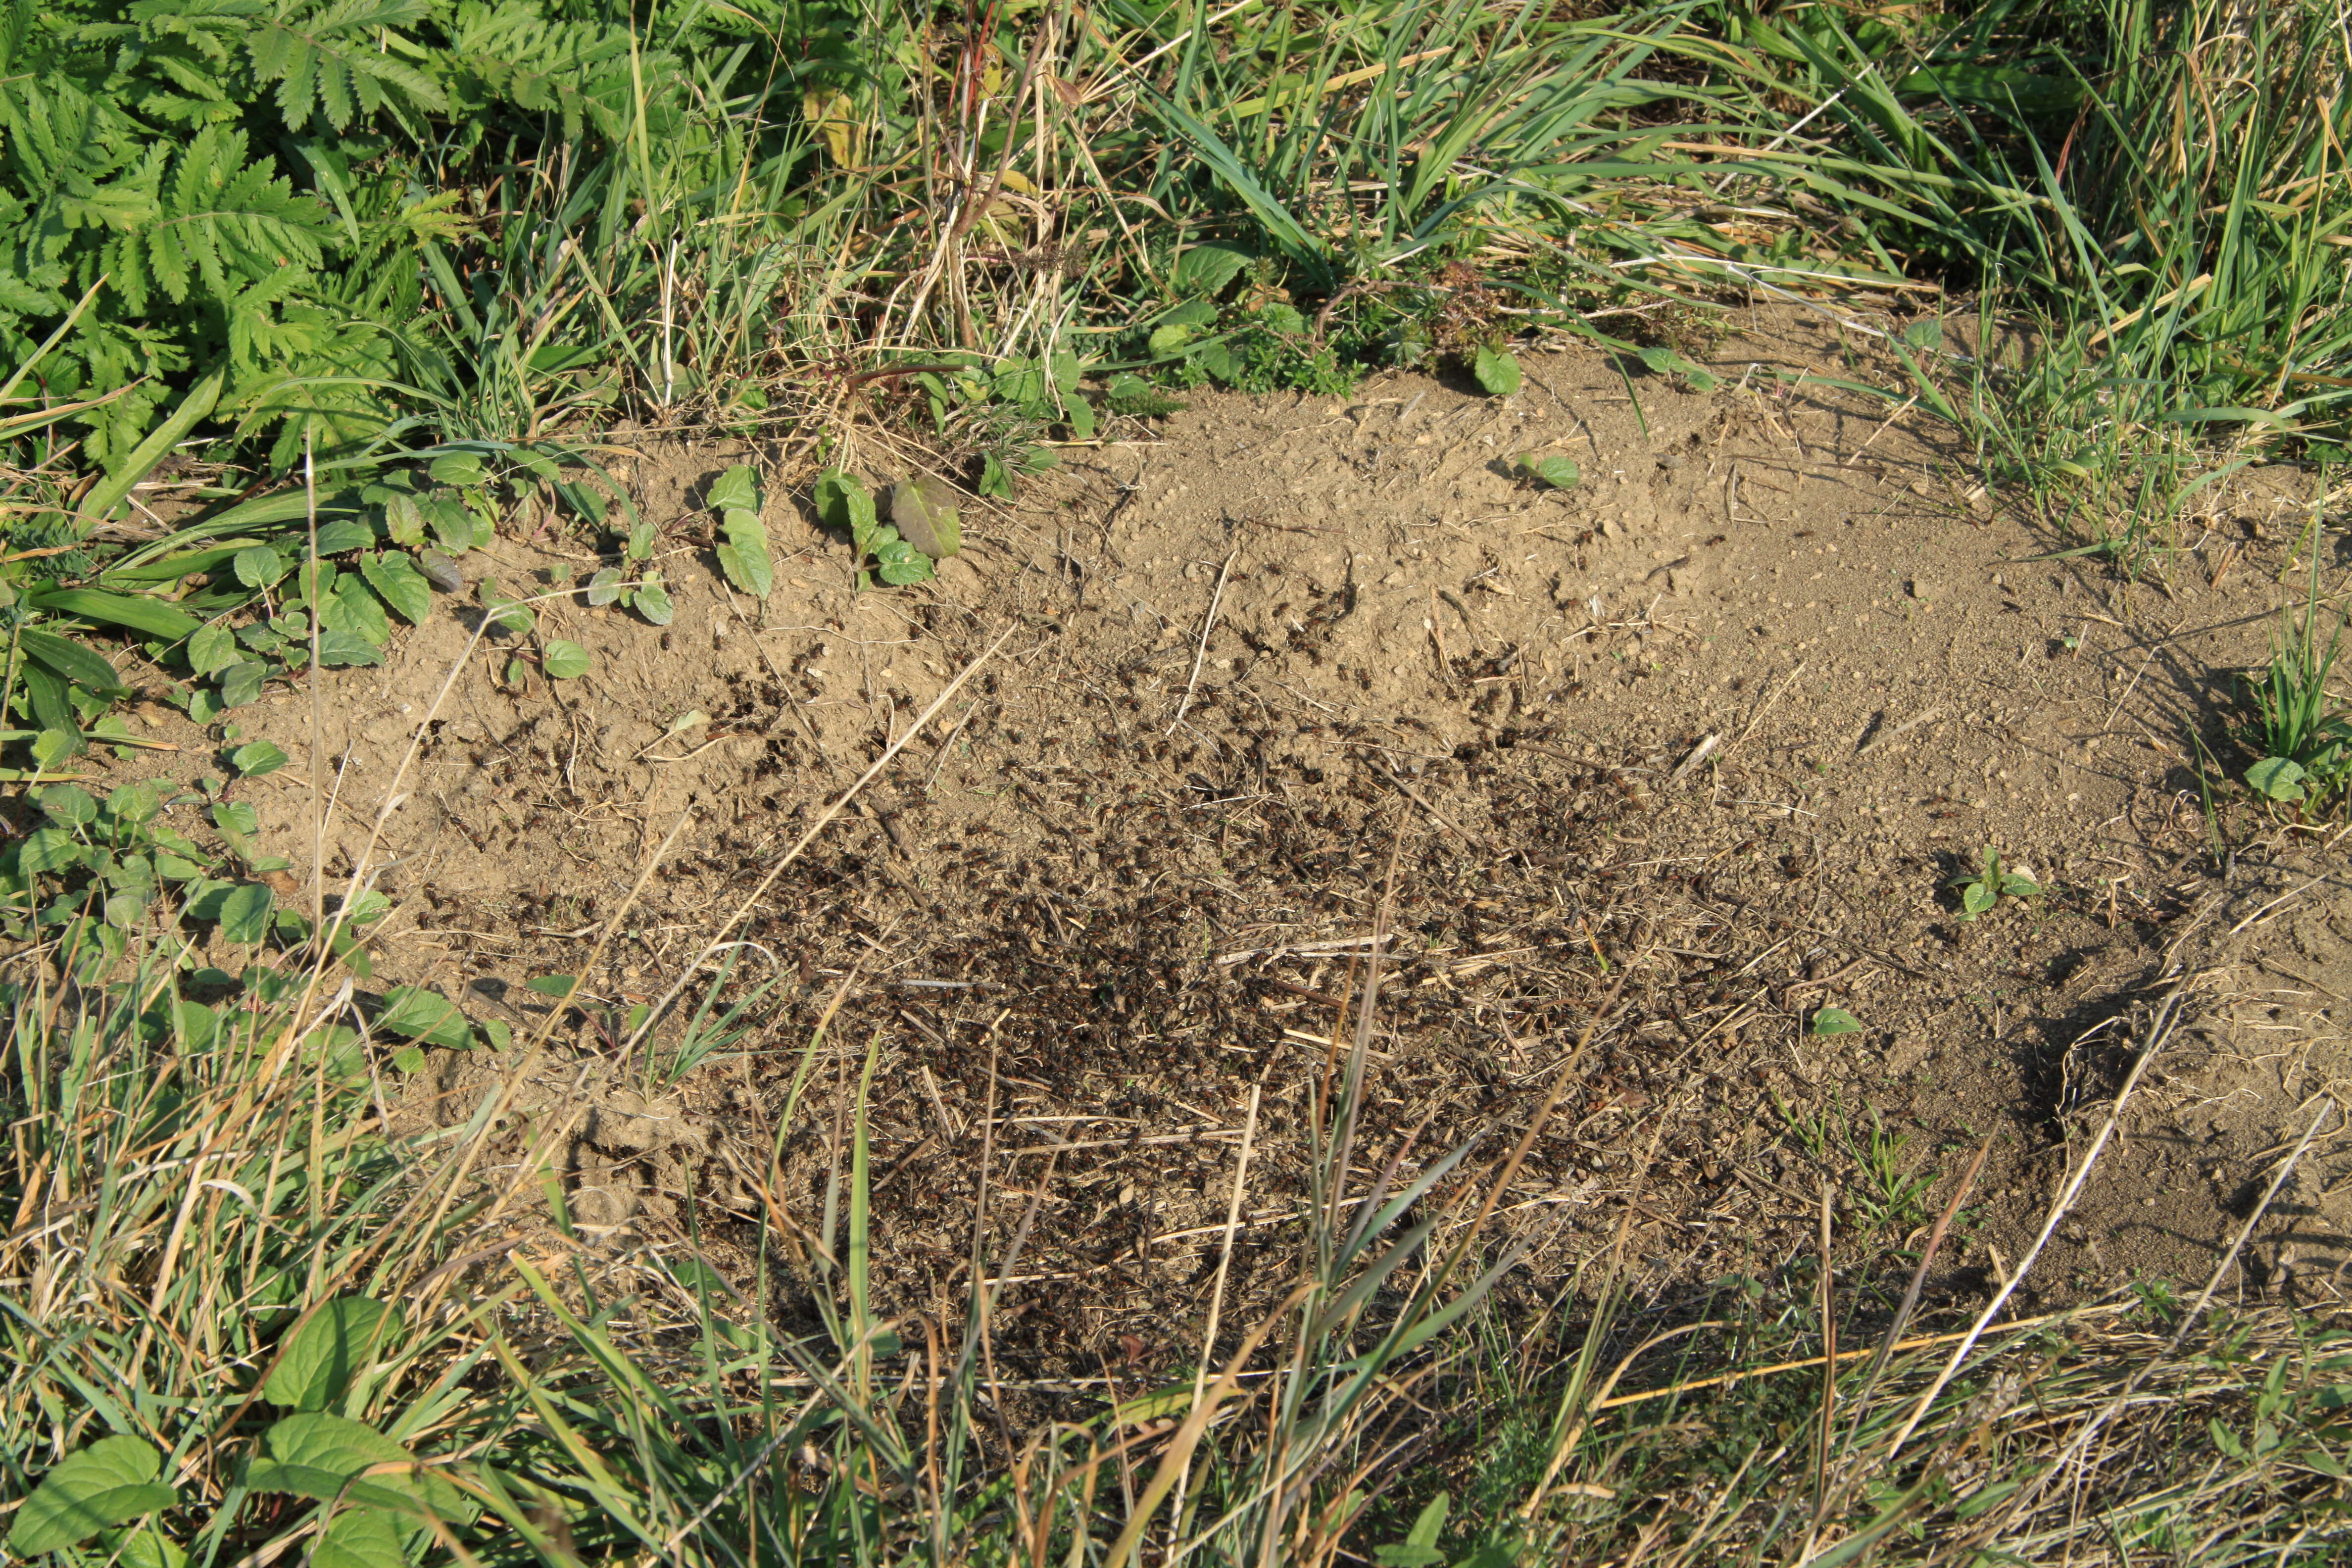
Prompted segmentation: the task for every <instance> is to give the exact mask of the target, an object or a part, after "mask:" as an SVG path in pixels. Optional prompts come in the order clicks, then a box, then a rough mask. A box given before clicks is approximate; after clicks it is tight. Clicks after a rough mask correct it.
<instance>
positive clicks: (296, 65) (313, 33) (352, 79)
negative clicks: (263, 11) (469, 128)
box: [249, 0, 448, 131]
mask: <svg viewBox="0 0 2352 1568" xmlns="http://www.w3.org/2000/svg"><path fill="white" fill-rule="evenodd" d="M424 16H425V6H424V5H423V4H421V0H329V3H328V4H327V5H321V6H319V7H318V8H316V9H315V10H310V9H306V8H305V7H304V6H303V5H300V4H299V0H286V3H282V4H281V5H279V6H278V10H277V12H276V13H275V14H274V15H273V16H271V17H270V18H269V20H268V22H266V23H264V24H263V25H262V26H260V27H259V28H257V30H256V31H255V32H254V34H253V37H252V41H251V44H250V46H249V50H250V55H251V58H252V62H253V74H254V75H255V76H256V77H257V79H260V80H262V81H266V82H276V83H277V84H278V93H277V97H278V114H279V115H280V116H281V117H282V118H283V119H284V120H285V121H286V123H287V125H288V126H289V128H290V129H292V130H296V131H301V130H305V129H310V128H315V127H316V126H317V125H318V124H319V123H320V122H321V121H323V122H324V123H325V124H326V125H328V126H331V127H332V128H333V129H335V130H337V131H341V130H343V129H345V128H346V127H348V126H349V125H350V124H351V123H352V121H353V120H355V119H357V118H358V117H359V116H360V115H362V114H363V113H364V114H371V115H373V114H376V113H378V112H381V111H383V110H391V111H392V112H394V114H399V113H402V112H405V111H413V110H437V109H443V108H446V107H447V103H448V100H446V98H445V97H444V96H443V95H442V92H441V89H440V88H439V87H438V86H437V85H436V84H435V82H434V80H433V79H432V78H431V77H428V76H426V75H425V73H424V72H423V71H422V70H420V69H418V68H416V67H415V66H413V65H411V64H409V63H408V61H407V59H405V58H402V57H403V56H408V57H412V58H415V57H421V55H422V51H421V50H419V49H418V48H417V47H416V46H415V44H413V43H411V42H410V41H409V40H408V39H407V38H406V37H404V36H403V35H401V34H400V33H398V32H396V31H394V29H395V28H398V27H401V26H405V25H407V24H409V23H412V22H415V21H417V20H419V19H421V18H422V17H424Z"/></svg>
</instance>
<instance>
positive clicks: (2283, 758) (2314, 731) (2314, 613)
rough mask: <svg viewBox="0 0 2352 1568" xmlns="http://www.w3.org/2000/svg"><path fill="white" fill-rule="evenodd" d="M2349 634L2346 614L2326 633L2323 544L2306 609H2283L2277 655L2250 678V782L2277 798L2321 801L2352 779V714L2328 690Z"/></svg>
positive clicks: (2244, 733)
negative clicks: (2322, 630)
mask: <svg viewBox="0 0 2352 1568" xmlns="http://www.w3.org/2000/svg"><path fill="white" fill-rule="evenodd" d="M2343 642H2344V616H2343V614H2342V612H2340V611H2339V612H2337V614H2336V627H2335V630H2334V631H2332V632H2331V633H2329V634H2328V637H2327V640H2326V643H2325V644H2323V643H2322V642H2321V641H2320V639H2319V552H2317V551H2316V550H2315V551H2313V552H2312V561H2311V584H2310V588H2309V590H2308V592H2307V593H2306V595H2305V596H2304V600H2303V604H2302V606H2301V614H2300V615H2297V614H2296V612H2295V609H2294V606H2289V607H2288V608H2286V609H2284V610H2283V611H2282V612H2281V613H2280V616H2279V621H2278V625H2277V626H2275V627H2274V628H2273V631H2272V635H2271V659H2270V663H2269V664H2268V665H2267V666H2265V667H2264V668H2263V671H2262V674H2261V676H2260V677H2259V679H2254V680H2252V681H2250V682H2248V683H2247V689H2246V693H2245V705H2246V707H2247V708H2248V709H2249V710H2251V715H2252V716H2251V718H2250V719H2249V721H2247V722H2246V724H2245V725H2244V726H2242V728H2241V729H2240V730H2239V731H2238V739H2239V741H2240V742H2241V743H2242V744H2243V745H2244V746H2245V748H2246V749H2247V750H2248V751H2250V752H2253V753H2254V754H2255V756H2256V758H2257V760H2256V761H2255V763H2253V765H2252V766H2251V767H2249V768H2248V769H2247V770H2246V783H2247V784H2251V785H2252V786H2253V788H2254V789H2255V790H2256V791H2258V792H2259V793H2260V794H2262V795H2264V796H2266V797H2267V798H2269V799H2271V800H2275V801H2284V802H2304V801H2311V802H2316V801H2320V800H2324V799H2326V797H2327V796H2329V795H2336V794H2337V793H2339V792H2340V791H2342V790H2343V788H2344V787H2345V785H2346V784H2347V782H2352V714H2347V710H2346V709H2345V708H2344V707H2343V706H2342V705H2341V704H2339V703H2338V702H2336V700H2335V699H2334V698H2333V697H2331V696H2330V695H2329V694H2328V691H2327V682H2328V679H2329V678H2330V677H2331V676H2333V675H2334V674H2335V671H2336V655H2337V653H2338V652H2339V651H2340V650H2341V648H2342V646H2343Z"/></svg>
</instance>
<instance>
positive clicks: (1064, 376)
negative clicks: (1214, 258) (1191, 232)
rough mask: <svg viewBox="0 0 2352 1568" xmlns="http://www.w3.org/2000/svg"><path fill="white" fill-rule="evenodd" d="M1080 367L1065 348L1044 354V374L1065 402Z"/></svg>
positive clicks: (1074, 386) (1073, 392) (1072, 392)
mask: <svg viewBox="0 0 2352 1568" xmlns="http://www.w3.org/2000/svg"><path fill="white" fill-rule="evenodd" d="M1178 265H1179V266H1180V267H1181V265H1182V263H1181V262H1180V263H1178ZM1080 368H1081V367H1080V365H1079V363H1078V356H1077V355H1076V354H1074V353H1070V352H1069V351H1068V350H1067V349H1061V350H1057V351H1055V353H1052V354H1049V355H1048V356H1046V360H1045V374H1047V376H1048V377H1049V378H1051V380H1052V381H1053V383H1054V390H1055V392H1056V393H1058V394H1059V395H1061V398H1062V400H1063V401H1064V402H1065V403H1066V402H1068V401H1069V400H1070V398H1071V397H1073V396H1075V395H1076V393H1077V390H1078V372H1079V370H1080Z"/></svg>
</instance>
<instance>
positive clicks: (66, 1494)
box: [7, 1437, 180, 1557]
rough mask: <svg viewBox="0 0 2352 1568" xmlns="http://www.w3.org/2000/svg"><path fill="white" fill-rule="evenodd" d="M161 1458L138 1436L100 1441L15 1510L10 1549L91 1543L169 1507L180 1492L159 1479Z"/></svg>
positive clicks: (28, 1551)
mask: <svg viewBox="0 0 2352 1568" xmlns="http://www.w3.org/2000/svg"><path fill="white" fill-rule="evenodd" d="M162 1469H163V1456H162V1455H160V1454H158V1453H157V1452H156V1451H155V1447H154V1445H153V1444H152V1443H148V1442H144V1441H142V1439H140V1438H137V1437H100V1439H99V1440H98V1441H97V1442H95V1443H92V1444H91V1445H90V1446H89V1447H87V1448H84V1449H82V1450H81V1451H80V1452H79V1453H76V1454H68V1456H66V1458H64V1459H62V1460H60V1461H59V1462H58V1465H57V1466H56V1467H55V1468H52V1469H51V1470H50V1471H49V1473H48V1474H47V1475H45V1476H43V1477H42V1478H41V1484H40V1485H39V1486H37V1487H35V1488H34V1489H33V1495H32V1496H30V1497H28V1498H26V1500H25V1505H24V1506H23V1507H22V1508H20V1509H18V1510H16V1523H15V1525H13V1526H12V1527H11V1528H10V1529H9V1531H8V1541H7V1546H8V1550H9V1551H11V1552H15V1553H16V1555H17V1556H19V1557H37V1556H39V1555H40V1554H41V1553H42V1552H56V1551H59V1550H61V1549H63V1548H65V1547H68V1546H73V1545H76V1544H78V1543H79V1542H84V1541H87V1540H89V1538H90V1537H91V1536H93V1535H96V1534H97V1533H98V1532H99V1531H101V1530H104V1529H107V1528H108V1527H109V1526H110V1525H117V1524H122V1523H125V1522H127V1521H131V1520H134V1519H137V1518H138V1517H139V1516H140V1515H141V1514H143V1513H152V1512H154V1511H155V1510H158V1509H165V1508H170V1507H172V1506H173V1505H174V1504H175V1503H177V1502H178V1501H179V1500H180V1494H179V1493H177V1492H175V1491H173V1489H171V1488H170V1487H167V1486H163V1485H162V1484H160V1483H159V1482H157V1481H156V1479H155V1477H156V1475H157V1474H158V1473H159V1472H160V1471H161V1470H162Z"/></svg>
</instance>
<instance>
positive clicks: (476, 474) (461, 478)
mask: <svg viewBox="0 0 2352 1568" xmlns="http://www.w3.org/2000/svg"><path fill="white" fill-rule="evenodd" d="M425 472H426V473H428V474H430V475H431V476H432V477H433V482H434V483H435V484H436V485H451V486H454V487H456V488H457V489H474V488H477V487H478V486H481V485H485V484H488V482H489V478H490V476H489V475H488V474H487V473H485V472H484V471H483V469H482V459H481V458H478V457H476V456H475V455H474V454H473V453H471V452H445V453H443V454H442V455H441V456H440V457H437V458H434V459H433V461H432V462H431V463H429V464H427V465H426V467H425Z"/></svg>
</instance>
